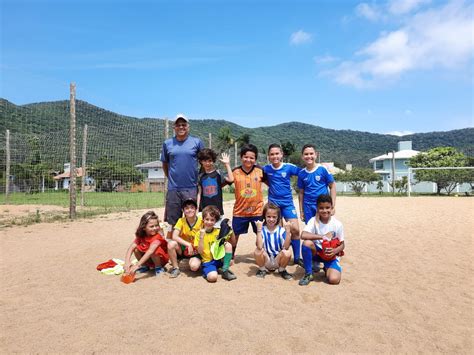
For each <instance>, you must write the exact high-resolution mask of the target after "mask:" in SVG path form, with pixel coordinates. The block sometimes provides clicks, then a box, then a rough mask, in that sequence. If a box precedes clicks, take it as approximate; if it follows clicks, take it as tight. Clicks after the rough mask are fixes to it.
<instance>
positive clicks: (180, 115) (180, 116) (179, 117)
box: [174, 113, 189, 124]
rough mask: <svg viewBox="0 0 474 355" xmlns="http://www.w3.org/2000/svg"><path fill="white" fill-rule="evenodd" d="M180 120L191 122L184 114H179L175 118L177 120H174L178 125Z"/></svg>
mask: <svg viewBox="0 0 474 355" xmlns="http://www.w3.org/2000/svg"><path fill="white" fill-rule="evenodd" d="M179 119H181V120H183V121H185V122H186V123H189V120H188V119H187V118H186V116H185V115H183V114H182V113H178V114H177V115H176V118H175V120H174V123H175V124H176V122H178V120H179Z"/></svg>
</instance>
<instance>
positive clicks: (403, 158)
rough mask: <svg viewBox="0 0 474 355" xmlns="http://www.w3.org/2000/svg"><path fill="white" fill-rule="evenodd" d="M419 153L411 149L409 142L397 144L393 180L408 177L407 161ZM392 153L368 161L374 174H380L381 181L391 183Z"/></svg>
mask: <svg viewBox="0 0 474 355" xmlns="http://www.w3.org/2000/svg"><path fill="white" fill-rule="evenodd" d="M418 153H420V152H419V151H417V150H413V149H412V143H411V141H401V142H398V150H397V151H396V152H395V180H400V179H401V178H402V177H403V176H408V168H409V160H410V158H412V157H414V156H415V155H417V154H418ZM393 157H394V155H393V153H392V152H389V153H386V154H384V155H379V156H378V157H375V158H372V159H370V160H369V162H370V163H372V164H373V167H374V172H376V173H377V174H380V176H381V177H382V181H391V176H392V159H393Z"/></svg>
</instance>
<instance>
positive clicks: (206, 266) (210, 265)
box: [201, 260, 224, 279]
mask: <svg viewBox="0 0 474 355" xmlns="http://www.w3.org/2000/svg"><path fill="white" fill-rule="evenodd" d="M223 265H224V264H223V263H222V260H211V261H209V262H207V263H202V264H201V267H202V276H204V277H205V278H206V279H207V275H208V274H209V273H210V272H213V271H215V272H217V270H218V269H219V268H221V267H222V266H223Z"/></svg>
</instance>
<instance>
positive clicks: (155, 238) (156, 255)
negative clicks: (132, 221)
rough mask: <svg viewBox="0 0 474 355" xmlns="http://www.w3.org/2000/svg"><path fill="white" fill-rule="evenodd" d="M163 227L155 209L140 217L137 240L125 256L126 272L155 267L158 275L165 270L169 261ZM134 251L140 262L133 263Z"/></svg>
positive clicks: (142, 270)
mask: <svg viewBox="0 0 474 355" xmlns="http://www.w3.org/2000/svg"><path fill="white" fill-rule="evenodd" d="M162 233H163V231H162V229H161V227H160V221H159V219H158V216H157V215H156V214H155V212H153V211H148V212H147V213H145V214H144V215H143V216H142V218H141V219H140V224H139V225H138V228H137V231H136V233H135V240H134V241H133V242H132V244H130V247H129V248H128V250H127V255H126V256H125V266H124V269H125V273H127V274H134V273H135V272H137V271H139V272H140V271H141V272H146V271H148V270H149V269H150V267H153V268H154V269H155V274H156V276H158V275H159V274H161V273H162V272H164V268H163V267H164V266H165V265H166V263H167V262H168V259H169V258H168V248H167V242H166V240H165V239H164V238H163V236H162ZM132 253H133V254H135V257H136V258H137V260H138V263H137V264H135V265H132V262H131V259H132Z"/></svg>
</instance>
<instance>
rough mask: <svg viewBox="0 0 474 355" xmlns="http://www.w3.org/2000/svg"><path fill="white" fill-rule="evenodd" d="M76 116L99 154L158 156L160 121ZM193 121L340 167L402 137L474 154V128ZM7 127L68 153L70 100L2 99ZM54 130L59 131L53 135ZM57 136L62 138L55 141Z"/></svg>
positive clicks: (2, 126)
mask: <svg viewBox="0 0 474 355" xmlns="http://www.w3.org/2000/svg"><path fill="white" fill-rule="evenodd" d="M76 117H77V126H78V139H79V138H80V137H81V132H82V131H81V130H82V127H83V126H84V124H86V123H87V124H88V126H89V127H90V138H89V141H90V143H89V144H90V145H89V147H90V148H91V149H90V150H91V151H92V152H101V150H97V149H94V145H96V146H97V145H99V144H105V143H104V142H106V145H107V148H108V150H109V151H110V152H113V153H108V155H109V158H115V159H123V160H124V161H128V162H133V163H136V164H138V163H143V162H145V161H150V160H157V159H158V155H159V151H160V146H161V143H162V140H163V138H164V121H163V120H162V119H154V118H141V119H139V118H135V117H129V116H123V115H120V114H116V113H113V112H110V111H107V110H104V109H101V108H99V107H96V106H93V105H90V104H88V103H87V102H84V101H77V103H76ZM446 119H449V118H448V117H447V118H446ZM191 125H192V127H191V130H192V134H194V135H197V136H199V137H201V138H202V139H203V140H204V141H205V142H207V141H208V137H209V133H212V137H213V138H212V139H213V142H214V143H215V142H217V139H218V136H219V132H220V131H221V129H222V128H223V127H228V128H229V131H230V134H231V136H232V137H233V138H234V139H238V138H239V137H242V136H244V135H249V137H250V142H251V143H254V144H255V145H257V146H258V147H259V149H261V150H262V151H265V150H266V147H267V146H268V145H269V144H270V143H274V142H280V143H285V142H291V143H293V144H294V145H295V147H296V148H297V150H299V149H301V147H302V146H303V144H305V143H313V144H315V145H316V146H317V147H318V150H319V151H320V152H321V157H322V160H324V161H334V162H336V163H337V164H338V165H341V166H343V165H344V164H346V163H351V164H353V165H354V166H368V165H369V163H368V160H369V159H370V158H373V157H375V156H378V155H381V154H384V153H385V152H387V151H391V150H396V149H397V142H398V141H400V140H411V141H413V149H415V150H420V151H424V150H427V149H430V148H433V147H436V146H452V147H455V148H457V149H459V150H461V151H463V152H464V153H466V154H468V155H471V156H472V155H473V152H474V139H473V138H474V129H473V128H466V129H460V130H453V131H447V132H431V133H417V134H413V135H408V136H404V137H397V136H392V135H384V134H375V133H369V132H360V131H353V130H334V129H329V128H322V127H319V126H316V125H313V124H309V123H300V122H289V123H284V124H280V125H276V126H270V127H259V128H245V127H242V126H239V125H237V124H234V123H232V122H228V121H224V120H191ZM6 129H9V130H10V132H11V134H12V135H14V134H23V135H30V134H31V135H34V134H36V135H45V134H47V135H48V137H50V138H48V140H51V141H50V142H49V144H51V145H55V146H58V145H59V146H61V147H63V150H64V151H68V147H67V139H65V137H67V134H68V133H67V132H68V129H69V102H68V101H56V102H43V103H35V104H28V105H22V106H17V105H15V104H13V103H11V102H9V101H7V100H4V99H0V130H1V132H0V134H1V135H4V132H5V130H6ZM54 132H56V133H57V134H53V133H54ZM170 133H172V132H171V130H170ZM54 137H58V139H57V141H55V140H56V138H54ZM157 137H158V138H157ZM144 140H145V141H147V140H148V143H149V144H147V145H148V146H149V148H147V151H146V152H143V149H142V150H141V151H140V152H137V151H135V147H137V146H143V144H138V142H140V143H142V142H143V141H144ZM78 145H80V143H78ZM2 148H3V147H2ZM2 150H3V149H2ZM88 150H89V149H88ZM2 158H3V157H2ZM100 158H101V156H100V153H95V154H91V155H90V156H89V157H88V161H89V162H93V161H94V160H96V159H100Z"/></svg>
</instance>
